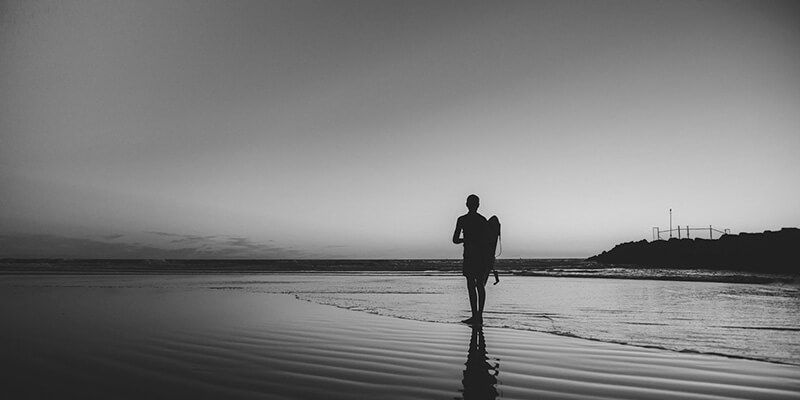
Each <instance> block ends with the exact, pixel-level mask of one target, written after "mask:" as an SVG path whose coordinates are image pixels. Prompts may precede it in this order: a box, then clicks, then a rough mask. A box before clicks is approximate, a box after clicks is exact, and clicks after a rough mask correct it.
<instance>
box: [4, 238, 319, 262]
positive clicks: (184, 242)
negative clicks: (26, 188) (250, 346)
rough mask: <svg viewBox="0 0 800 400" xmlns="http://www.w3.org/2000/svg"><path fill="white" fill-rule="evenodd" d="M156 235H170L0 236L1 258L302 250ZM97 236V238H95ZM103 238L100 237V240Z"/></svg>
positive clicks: (271, 254) (294, 254) (270, 254)
mask: <svg viewBox="0 0 800 400" xmlns="http://www.w3.org/2000/svg"><path fill="white" fill-rule="evenodd" d="M147 233H149V234H151V235H154V236H156V237H158V238H162V239H163V238H174V239H172V240H167V241H163V242H164V243H163V244H143V243H140V242H124V241H119V240H118V239H120V238H122V237H123V236H124V235H118V234H112V235H96V236H90V237H70V236H62V235H52V234H3V235H0V257H1V258H133V259H190V258H211V259H223V258H254V259H257V258H302V257H304V256H307V255H306V254H305V253H303V252H301V251H298V250H294V249H289V248H283V247H279V246H275V245H273V244H266V243H260V242H255V241H252V240H250V239H248V238H244V237H218V236H199V235H182V234H173V233H167V232H147ZM98 238H99V239H98ZM101 239H103V240H101Z"/></svg>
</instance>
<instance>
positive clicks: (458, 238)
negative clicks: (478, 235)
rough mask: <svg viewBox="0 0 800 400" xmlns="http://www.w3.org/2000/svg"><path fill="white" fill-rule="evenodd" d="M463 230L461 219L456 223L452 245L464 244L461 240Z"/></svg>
mask: <svg viewBox="0 0 800 400" xmlns="http://www.w3.org/2000/svg"><path fill="white" fill-rule="evenodd" d="M462 230H463V228H462V227H461V218H459V219H458V220H457V221H456V230H455V232H453V243H455V244H461V243H464V239H462V238H461V231H462Z"/></svg>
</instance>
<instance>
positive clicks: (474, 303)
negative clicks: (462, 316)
mask: <svg viewBox="0 0 800 400" xmlns="http://www.w3.org/2000/svg"><path fill="white" fill-rule="evenodd" d="M479 286H480V285H477V282H476V280H475V278H472V277H469V276H468V277H467V293H469V307H470V309H471V310H472V317H471V318H469V319H468V320H466V321H470V320H474V319H475V317H476V316H477V315H478V287H479ZM466 321H465V322H466Z"/></svg>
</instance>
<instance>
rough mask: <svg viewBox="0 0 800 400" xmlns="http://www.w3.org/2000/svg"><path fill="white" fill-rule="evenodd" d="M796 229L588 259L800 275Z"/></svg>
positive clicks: (663, 243) (628, 248) (660, 244)
mask: <svg viewBox="0 0 800 400" xmlns="http://www.w3.org/2000/svg"><path fill="white" fill-rule="evenodd" d="M798 250H800V229H798V228H783V229H781V230H780V231H777V232H774V231H765V232H762V233H740V234H738V235H723V236H722V237H720V238H719V239H714V240H710V239H676V238H672V239H669V240H656V241H652V242H648V241H647V240H641V241H638V242H627V243H621V244H618V245H616V246H615V247H614V248H613V249H611V250H609V251H604V252H602V253H600V254H598V255H595V256H592V257H589V259H588V260H590V261H595V262H599V263H603V264H627V265H636V266H644V267H658V268H703V269H727V270H742V271H753V272H768V273H781V274H800V261H798V257H797V252H798Z"/></svg>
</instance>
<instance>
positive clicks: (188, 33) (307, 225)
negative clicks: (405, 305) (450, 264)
mask: <svg viewBox="0 0 800 400" xmlns="http://www.w3.org/2000/svg"><path fill="white" fill-rule="evenodd" d="M797 21H800V4H798V3H797V2H792V1H785V2H762V1H704V2H689V1H671V2H657V1H652V2H651V1H601V2H597V1H585V2H584V1H568V2H563V1H534V2H501V3H495V2H460V1H459V2H455V1H434V2H427V1H426V2H416V1H410V2H409V1H371V2H359V1H338V0H337V1H333V2H313V1H307V2H306V1H232V2H227V1H186V0H176V1H170V2H161V1H137V2H109V1H42V2H3V3H0V188H2V190H0V204H2V206H1V207H0V257H3V256H19V255H25V256H33V255H40V256H63V255H65V254H66V255H83V256H85V257H115V256H119V257H124V256H136V257H154V258H163V257H176V258H191V257H211V258H214V257H255V258H258V257H264V258H307V257H314V258H316V257H319V258H457V257H460V254H461V250H460V248H459V247H458V246H455V245H452V244H451V243H450V236H451V235H452V230H453V227H454V224H455V219H456V218H457V217H458V216H459V215H461V214H463V213H464V212H466V209H465V207H464V200H465V198H466V196H467V195H468V194H470V193H476V194H478V195H479V196H480V197H481V209H480V210H479V211H480V212H482V213H484V215H486V216H490V215H493V214H496V215H498V216H499V217H500V218H501V221H502V223H503V247H504V254H503V256H504V257H511V258H516V257H585V256H589V255H592V254H596V253H599V252H600V251H602V250H605V249H608V248H610V247H612V246H613V245H614V244H616V243H618V242H623V241H630V240H640V239H650V238H651V229H652V227H654V226H659V227H661V228H662V229H665V228H666V227H667V226H668V225H669V215H668V210H669V209H670V208H672V209H673V224H674V225H683V226H685V225H687V224H688V225H692V226H708V225H714V226H715V227H719V228H730V229H731V230H732V231H733V232H734V233H736V232H741V231H749V232H761V231H763V230H769V229H771V230H778V229H780V228H781V227H784V226H800V208H798V207H797V204H800V185H798V184H797V182H798V181H800V157H798V154H799V153H798V151H799V150H800V112H798V110H800V24H798V22H797Z"/></svg>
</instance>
